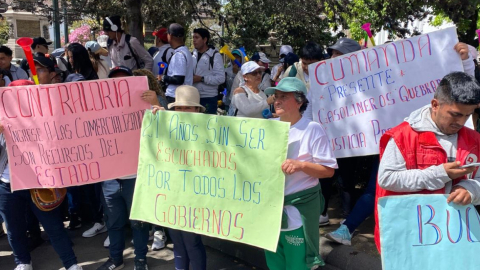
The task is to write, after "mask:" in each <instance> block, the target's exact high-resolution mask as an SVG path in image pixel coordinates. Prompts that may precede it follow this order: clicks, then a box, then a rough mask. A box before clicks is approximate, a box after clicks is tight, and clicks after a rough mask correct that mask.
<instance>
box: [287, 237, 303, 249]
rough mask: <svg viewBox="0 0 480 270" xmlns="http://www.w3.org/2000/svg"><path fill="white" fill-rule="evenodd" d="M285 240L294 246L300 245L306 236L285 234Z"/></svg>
mask: <svg viewBox="0 0 480 270" xmlns="http://www.w3.org/2000/svg"><path fill="white" fill-rule="evenodd" d="M285 240H287V243H288V244H290V245H294V246H297V247H298V246H300V245H302V244H303V243H304V242H305V238H300V237H298V236H296V235H285Z"/></svg>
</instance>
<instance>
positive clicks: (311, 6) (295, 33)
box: [221, 0, 332, 51]
mask: <svg viewBox="0 0 480 270" xmlns="http://www.w3.org/2000/svg"><path fill="white" fill-rule="evenodd" d="M319 6H320V4H319V1H318V0H312V1H303V0H290V1H285V2H278V1H273V0H265V1H262V0H249V1H245V0H231V1H230V2H229V3H228V4H227V5H226V6H225V7H224V8H225V11H224V12H223V13H222V14H221V15H222V16H223V17H224V18H225V27H226V33H225V40H226V41H227V42H228V43H230V44H232V45H233V46H234V47H239V46H245V48H246V49H247V50H248V51H252V50H255V46H256V45H258V44H265V43H267V44H268V37H269V32H270V31H273V32H276V35H275V37H276V38H277V39H278V44H290V45H292V47H294V48H295V49H299V48H300V47H302V46H303V45H304V44H305V42H306V41H310V40H311V41H315V42H317V43H320V44H322V45H328V44H330V43H331V41H332V37H331V35H330V33H329V29H328V23H327V22H326V21H323V20H322V19H321V18H320V17H319V15H320V13H318V12H317V10H318V9H319Z"/></svg>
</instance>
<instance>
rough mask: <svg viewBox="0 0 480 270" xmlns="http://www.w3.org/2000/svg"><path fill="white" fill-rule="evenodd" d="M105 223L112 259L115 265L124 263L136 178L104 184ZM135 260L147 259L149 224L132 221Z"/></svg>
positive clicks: (110, 181)
mask: <svg viewBox="0 0 480 270" xmlns="http://www.w3.org/2000/svg"><path fill="white" fill-rule="evenodd" d="M102 189H103V199H104V202H103V203H104V207H103V209H104V213H105V221H106V223H107V228H108V236H109V237H110V247H109V251H110V257H111V258H112V259H113V261H114V262H115V263H122V262H123V250H124V249H125V225H126V224H127V222H128V221H129V215H130V209H131V208H132V200H133V190H134V189H135V178H133V179H126V180H109V181H105V182H102ZM130 223H131V226H132V232H133V245H134V247H135V259H137V260H139V259H144V260H146V259H147V251H148V247H147V243H148V232H149V230H150V226H149V224H148V223H144V222H140V221H135V220H131V221H130Z"/></svg>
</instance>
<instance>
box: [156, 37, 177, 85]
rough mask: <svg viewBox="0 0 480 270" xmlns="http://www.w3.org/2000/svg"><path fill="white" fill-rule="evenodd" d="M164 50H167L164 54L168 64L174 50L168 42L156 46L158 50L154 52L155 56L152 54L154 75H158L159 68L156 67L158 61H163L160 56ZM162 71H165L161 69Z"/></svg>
mask: <svg viewBox="0 0 480 270" xmlns="http://www.w3.org/2000/svg"><path fill="white" fill-rule="evenodd" d="M166 50H168V51H167V53H166V54H165V61H167V64H168V60H170V58H171V57H172V55H173V52H174V50H173V49H172V47H170V44H164V45H162V46H160V47H159V48H158V52H157V53H156V54H155V56H153V75H155V77H157V75H159V74H158V71H159V70H160V68H159V67H158V63H160V62H163V59H162V57H163V54H164V53H165V51H166ZM163 73H165V70H164V71H163Z"/></svg>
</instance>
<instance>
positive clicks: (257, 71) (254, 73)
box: [248, 70, 262, 76]
mask: <svg viewBox="0 0 480 270" xmlns="http://www.w3.org/2000/svg"><path fill="white" fill-rule="evenodd" d="M248 74H250V75H253V76H257V75H261V74H262V71H261V70H255V71H253V72H250V73H248Z"/></svg>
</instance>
